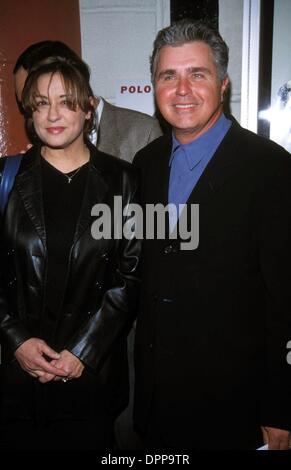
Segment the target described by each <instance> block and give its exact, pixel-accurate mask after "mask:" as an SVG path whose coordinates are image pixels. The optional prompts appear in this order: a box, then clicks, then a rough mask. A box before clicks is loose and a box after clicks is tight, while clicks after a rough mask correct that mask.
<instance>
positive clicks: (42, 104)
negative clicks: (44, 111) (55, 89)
mask: <svg viewBox="0 0 291 470" xmlns="http://www.w3.org/2000/svg"><path fill="white" fill-rule="evenodd" d="M47 104H48V102H47V101H45V100H40V101H37V102H36V106H37V107H38V108H41V107H42V106H45V105H47Z"/></svg>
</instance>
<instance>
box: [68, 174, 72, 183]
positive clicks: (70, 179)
mask: <svg viewBox="0 0 291 470" xmlns="http://www.w3.org/2000/svg"><path fill="white" fill-rule="evenodd" d="M71 181H72V178H71V177H70V176H68V183H69V184H70V182H71Z"/></svg>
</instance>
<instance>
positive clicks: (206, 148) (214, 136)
mask: <svg viewBox="0 0 291 470" xmlns="http://www.w3.org/2000/svg"><path fill="white" fill-rule="evenodd" d="M229 127H230V121H229V119H227V118H226V117H225V115H224V114H222V115H221V116H220V118H219V119H218V120H217V121H216V123H215V124H214V126H212V127H211V128H210V129H208V131H206V132H205V133H204V134H202V135H201V136H200V137H198V139H195V140H192V142H189V143H188V144H180V142H179V141H178V140H177V139H176V137H175V136H174V134H172V153H171V157H170V161H169V166H171V164H172V161H173V158H174V153H175V151H176V150H177V148H181V150H183V151H184V153H185V155H186V160H187V163H188V166H189V169H190V170H192V169H193V168H194V167H195V166H196V165H198V163H199V162H200V161H201V160H202V159H203V158H204V157H205V156H206V155H209V154H210V153H211V152H213V151H215V150H216V147H217V145H218V144H219V142H220V140H221V136H222V135H224V134H225V133H226V132H227V130H228V129H229Z"/></svg>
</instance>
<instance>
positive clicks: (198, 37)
mask: <svg viewBox="0 0 291 470" xmlns="http://www.w3.org/2000/svg"><path fill="white" fill-rule="evenodd" d="M194 41H199V42H204V43H205V44H208V46H209V47H210V48H211V50H212V53H213V57H214V61H215V63H216V66H217V71H218V75H219V78H220V80H223V79H224V78H225V76H226V75H227V66H228V46H227V45H226V43H225V42H224V40H223V39H222V37H221V36H220V34H219V32H218V31H216V30H215V29H213V28H212V27H211V26H209V25H207V24H206V23H203V22H202V21H194V20H188V19H183V20H180V21H177V22H175V23H173V24H172V25H171V26H168V27H167V28H164V29H161V31H159V32H158V34H157V37H156V39H155V42H154V48H153V54H152V56H151V58H150V64H151V75H152V82H153V83H154V80H155V75H156V69H157V63H158V59H159V53H160V50H161V49H162V48H163V47H164V46H174V47H175V46H182V45H183V44H186V43H189V42H194Z"/></svg>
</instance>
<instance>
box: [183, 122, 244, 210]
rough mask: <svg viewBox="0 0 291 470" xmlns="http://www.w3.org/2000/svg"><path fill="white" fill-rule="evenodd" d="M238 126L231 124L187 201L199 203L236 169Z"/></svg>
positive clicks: (237, 162) (237, 160)
mask: <svg viewBox="0 0 291 470" xmlns="http://www.w3.org/2000/svg"><path fill="white" fill-rule="evenodd" d="M238 128H239V126H238V124H237V123H233V124H232V126H231V128H230V129H229V131H228V133H227V134H226V136H225V137H224V139H223V140H222V142H221V144H220V145H219V147H218V149H217V150H216V152H215V154H214V155H213V157H212V159H211V160H210V162H209V164H208V165H207V167H206V168H205V170H204V172H203V174H202V175H201V177H200V178H199V181H198V183H197V184H196V186H195V188H194V189H193V191H192V193H191V194H190V197H189V199H188V201H187V202H188V203H195V204H199V203H201V202H203V201H204V200H206V199H207V198H209V197H211V196H212V195H213V194H214V193H215V192H216V191H217V190H218V189H219V188H220V187H221V186H222V185H223V184H224V183H225V182H226V181H227V180H228V179H229V178H231V177H232V176H234V174H235V173H236V172H237V171H238V169H239V167H240V164H241V159H240V158H239V148H238V147H237V142H238V139H237V138H236V134H237V131H238Z"/></svg>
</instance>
